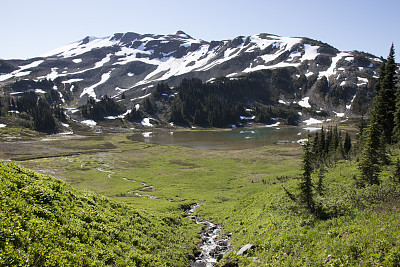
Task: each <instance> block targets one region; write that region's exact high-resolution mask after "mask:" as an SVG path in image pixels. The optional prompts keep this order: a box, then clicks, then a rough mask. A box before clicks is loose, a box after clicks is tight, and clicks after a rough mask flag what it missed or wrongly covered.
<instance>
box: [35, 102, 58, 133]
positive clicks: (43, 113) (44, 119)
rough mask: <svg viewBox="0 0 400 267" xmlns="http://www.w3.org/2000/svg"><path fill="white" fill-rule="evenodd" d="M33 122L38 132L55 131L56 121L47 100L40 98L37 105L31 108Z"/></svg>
mask: <svg viewBox="0 0 400 267" xmlns="http://www.w3.org/2000/svg"><path fill="white" fill-rule="evenodd" d="M32 117H33V124H34V126H35V129H36V130H37V131H39V132H45V133H55V132H56V131H57V126H56V122H55V121H54V117H53V115H52V112H51V108H50V106H49V104H48V103H47V102H45V101H44V100H42V99H41V98H40V99H39V101H38V104H37V107H36V108H34V109H33V110H32Z"/></svg>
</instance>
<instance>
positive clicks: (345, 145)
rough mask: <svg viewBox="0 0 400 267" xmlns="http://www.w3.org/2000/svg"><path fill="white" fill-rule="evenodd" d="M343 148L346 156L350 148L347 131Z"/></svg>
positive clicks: (349, 138)
mask: <svg viewBox="0 0 400 267" xmlns="http://www.w3.org/2000/svg"><path fill="white" fill-rule="evenodd" d="M343 149H344V153H345V155H346V156H348V155H349V152H350V150H351V137H350V135H349V134H348V133H346V136H345V138H344V144H343Z"/></svg>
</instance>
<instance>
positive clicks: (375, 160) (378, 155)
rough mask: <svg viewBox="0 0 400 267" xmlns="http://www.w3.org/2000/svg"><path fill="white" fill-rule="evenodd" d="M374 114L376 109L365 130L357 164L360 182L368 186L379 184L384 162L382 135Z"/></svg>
mask: <svg viewBox="0 0 400 267" xmlns="http://www.w3.org/2000/svg"><path fill="white" fill-rule="evenodd" d="M375 112H376V109H374V110H373V113H372V115H371V118H370V123H369V125H368V128H367V129H366V136H365V138H364V141H363V142H364V144H363V145H364V146H363V151H362V154H361V159H360V161H359V164H358V167H359V169H360V171H361V181H362V182H363V183H368V184H370V185H372V184H379V183H380V181H379V177H378V175H379V173H380V172H381V166H382V164H383V163H384V162H385V160H386V156H385V142H384V133H383V132H382V130H381V127H380V125H379V123H378V119H377V115H376V113H375Z"/></svg>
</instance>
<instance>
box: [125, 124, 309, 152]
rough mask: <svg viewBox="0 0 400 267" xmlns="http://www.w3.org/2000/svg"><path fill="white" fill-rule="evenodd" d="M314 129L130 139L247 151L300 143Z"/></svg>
mask: <svg viewBox="0 0 400 267" xmlns="http://www.w3.org/2000/svg"><path fill="white" fill-rule="evenodd" d="M310 130H315V129H304V128H299V127H283V128H272V127H271V128H266V127H265V128H246V129H245V128H242V129H235V130H230V131H207V130H204V131H194V130H188V131H175V132H167V131H162V132H145V133H135V134H133V135H130V136H128V138H129V139H130V140H133V141H140V142H146V143H152V144H161V145H172V146H185V147H191V148H200V149H221V150H225V149H246V148H251V147H257V146H263V145H270V144H278V143H296V142H297V141H299V140H302V139H304V138H306V135H307V133H308V132H309V131H310Z"/></svg>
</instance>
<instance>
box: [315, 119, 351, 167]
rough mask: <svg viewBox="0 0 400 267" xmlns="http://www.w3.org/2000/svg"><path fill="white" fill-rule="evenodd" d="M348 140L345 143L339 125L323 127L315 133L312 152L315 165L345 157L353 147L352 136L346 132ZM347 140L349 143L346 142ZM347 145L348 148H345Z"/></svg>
mask: <svg viewBox="0 0 400 267" xmlns="http://www.w3.org/2000/svg"><path fill="white" fill-rule="evenodd" d="M346 136H347V141H346V140H345V145H344V144H343V140H342V135H341V132H340V131H339V129H338V127H337V125H336V126H335V127H333V126H331V127H329V130H325V129H324V128H323V127H322V128H321V130H320V131H319V132H316V133H315V136H314V139H313V146H312V153H313V163H314V165H315V166H317V167H318V166H320V165H329V164H331V163H333V162H336V161H338V160H340V159H342V158H345V157H346V155H347V154H348V152H349V151H350V149H351V138H350V135H349V134H348V133H346ZM346 142H347V143H346ZM344 146H346V149H348V150H347V152H346V149H344Z"/></svg>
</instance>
